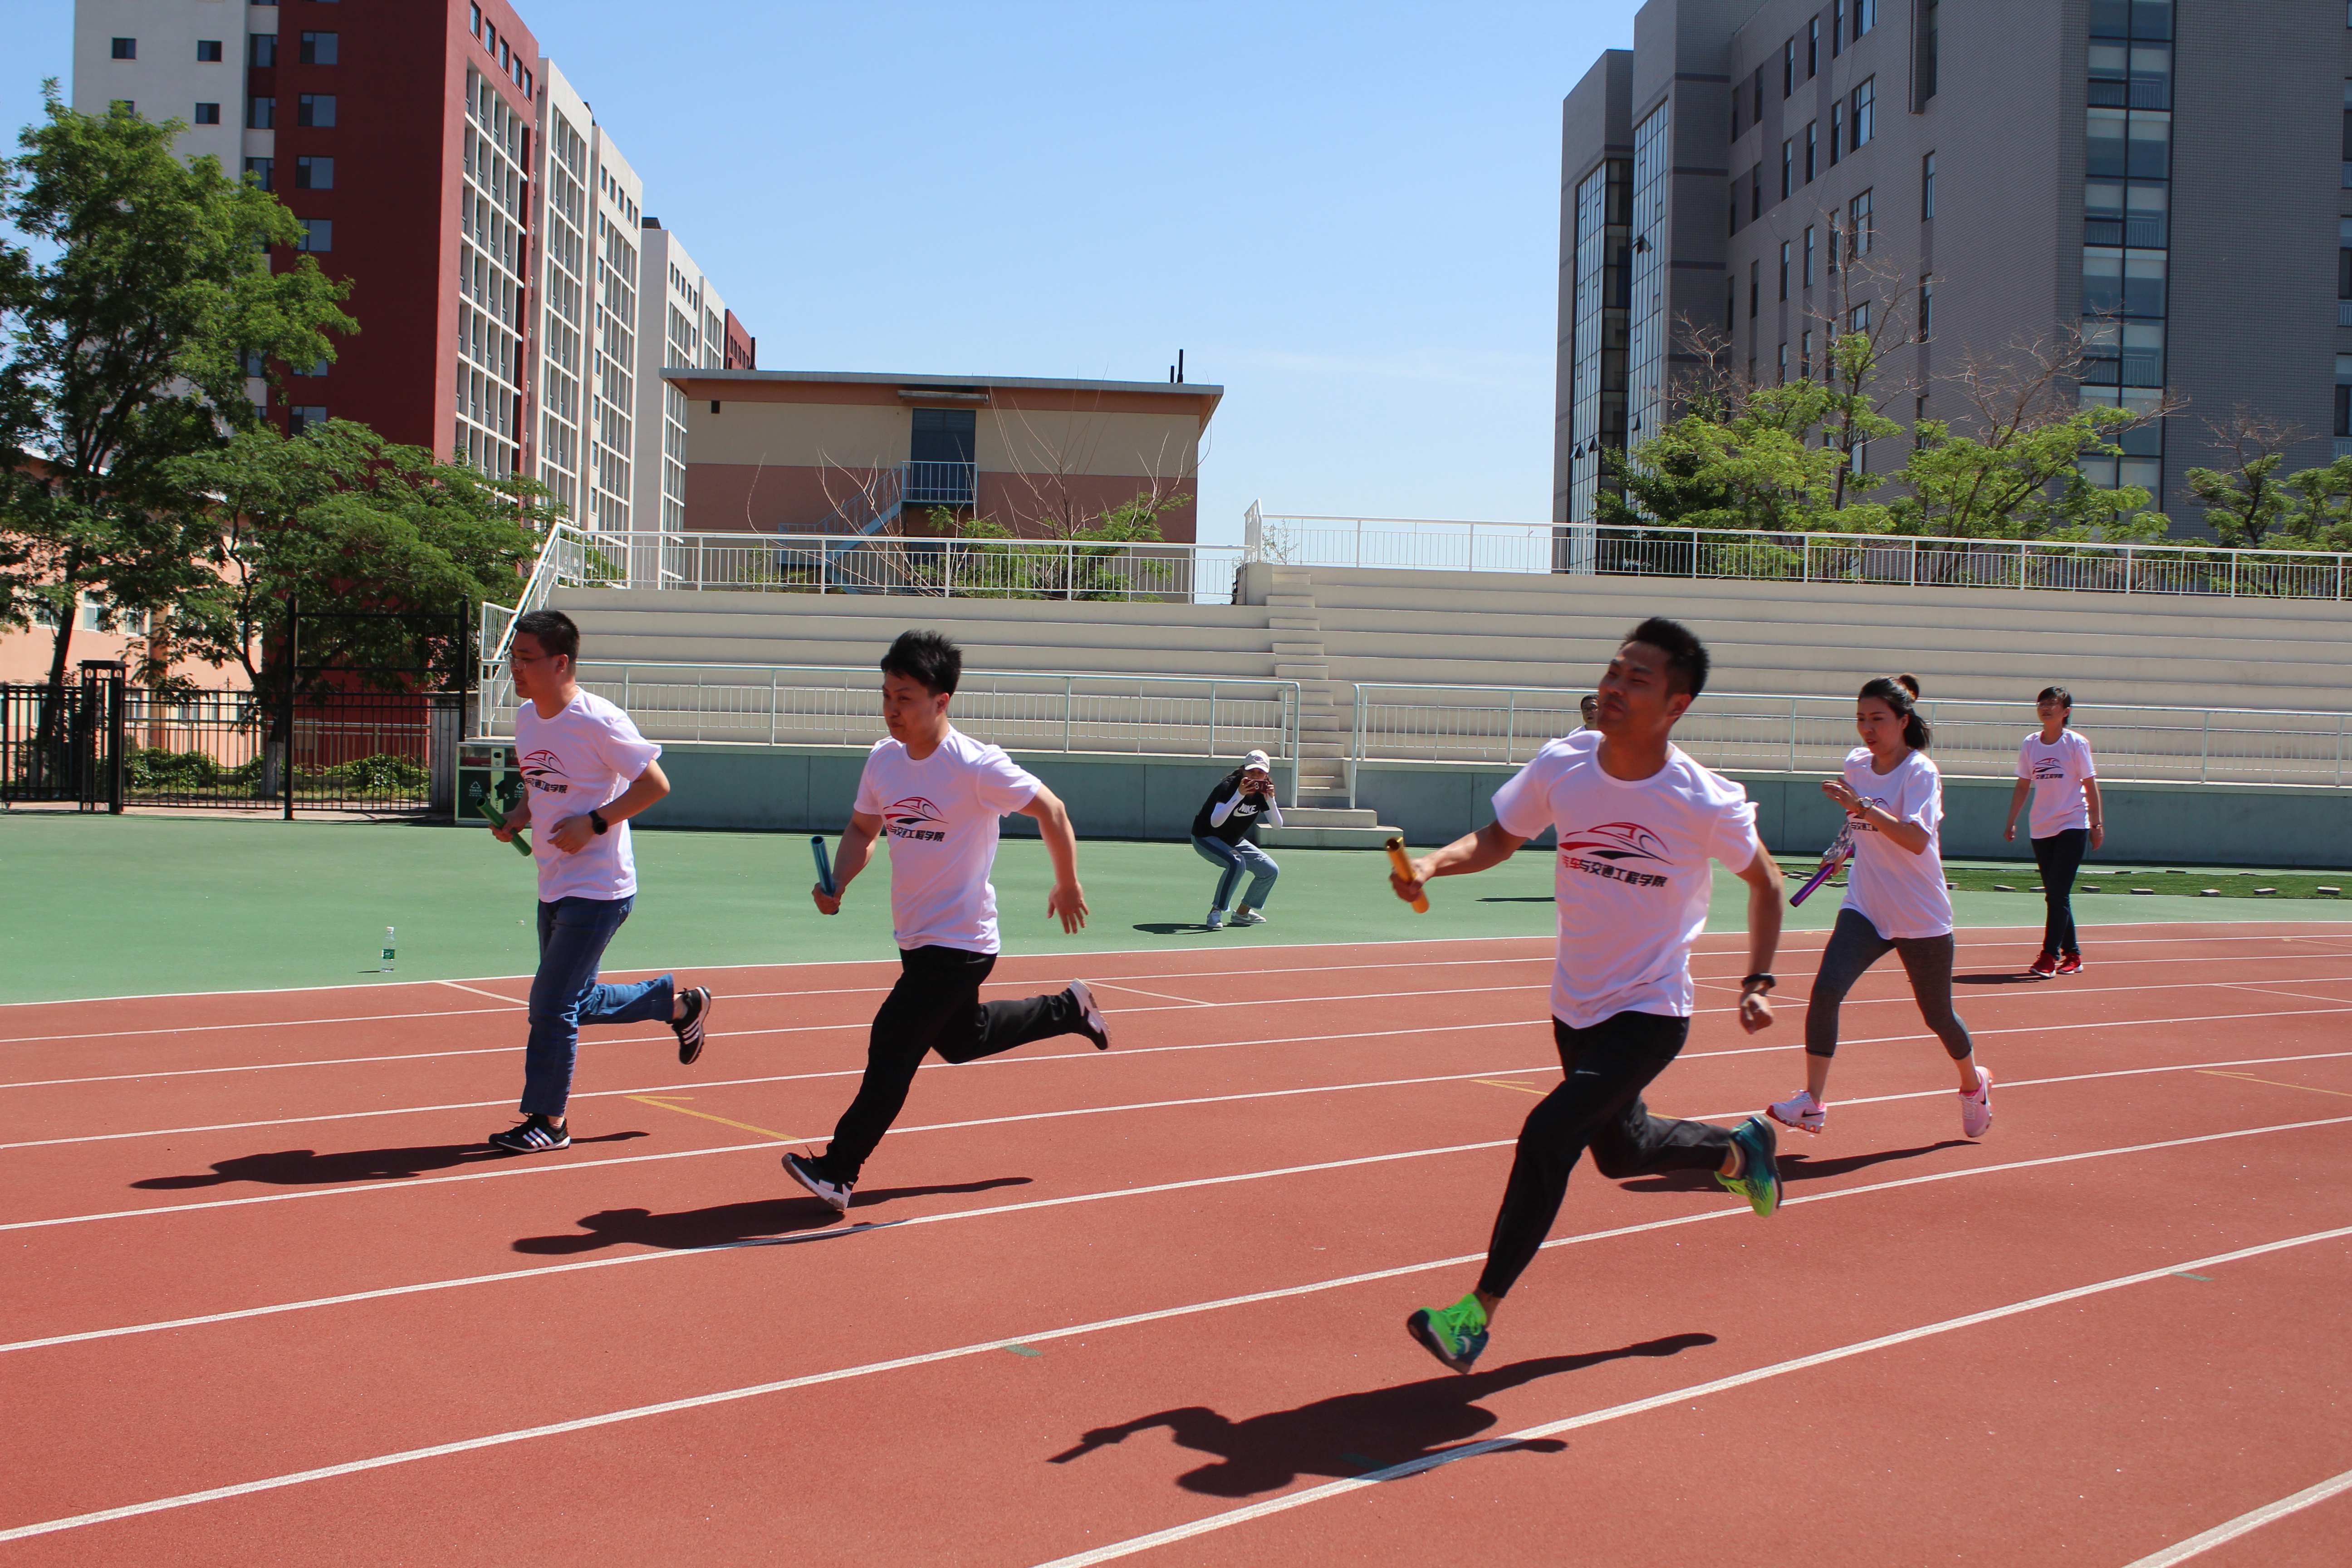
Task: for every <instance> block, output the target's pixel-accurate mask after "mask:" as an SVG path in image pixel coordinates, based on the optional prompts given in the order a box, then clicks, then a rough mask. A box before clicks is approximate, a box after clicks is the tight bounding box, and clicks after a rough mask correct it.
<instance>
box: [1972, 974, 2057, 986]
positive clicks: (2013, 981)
mask: <svg viewBox="0 0 2352 1568" xmlns="http://www.w3.org/2000/svg"><path fill="white" fill-rule="evenodd" d="M1952 984H1955V985H2039V984H2042V977H2041V976H2040V975H2037V974H1955V975H1953V976H1952Z"/></svg>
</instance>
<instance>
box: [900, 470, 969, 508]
mask: <svg viewBox="0 0 2352 1568" xmlns="http://www.w3.org/2000/svg"><path fill="white" fill-rule="evenodd" d="M906 473H907V477H906V481H905V482H906V497H907V504H908V506H971V504H973V501H974V499H975V498H976V497H977V496H978V495H979V494H980V465H979V464H978V463H940V462H931V461H929V460H925V461H921V462H910V463H908V465H907V470H906Z"/></svg>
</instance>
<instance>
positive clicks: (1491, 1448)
mask: <svg viewBox="0 0 2352 1568" xmlns="http://www.w3.org/2000/svg"><path fill="white" fill-rule="evenodd" d="M2344 1237H2352V1226H2342V1227H2340V1228H2338V1229H2336V1230H2315V1231H2312V1232H2310V1233H2308V1234H2307V1235H2304V1236H2294V1237H2286V1238H2284V1240H2279V1241H2266V1242H2263V1243H2261V1244H2259V1245H2257V1246H2254V1247H2240V1248H2238V1249H2237V1250H2235V1251H2232V1252H2217V1253H2214V1254H2212V1255H2211V1256H2210V1257H2207V1258H2189V1259H2188V1260H2186V1261H2184V1262H2180V1263H2174V1264H2168V1265H2167V1266H2166V1267H2164V1268H2148V1269H2143V1270H2142V1271H2140V1272H2139V1273H2137V1274H2126V1275H2121V1276H2119V1277H2117V1278H2116V1279H2102V1280H2100V1281H2099V1282H2098V1283H2096V1284H2094V1285H2077V1286H2075V1287H2074V1289H2070V1290H2053V1291H2052V1292H2051V1293H2050V1294H2048V1295H2046V1296H2035V1297H2032V1298H2030V1299H2028V1300H2022V1301H2011V1302H2010V1303H2009V1304H2008V1305H2007V1306H2002V1307H1990V1308H1987V1309H1986V1310H1983V1311H1981V1312H1969V1313H1967V1314H1965V1315H1964V1316H1961V1317H1958V1318H1946V1319H1945V1320H1944V1321H1941V1322H1939V1323H1923V1324H1921V1325H1920V1326H1919V1327H1917V1328H1916V1329H1904V1330H1901V1331H1897V1332H1895V1333H1891V1334H1880V1335H1878V1336H1877V1337H1876V1338H1874V1339H1867V1340H1858V1341H1856V1342H1853V1344H1848V1345H1840V1346H1838V1347H1837V1348H1836V1349H1834V1350H1826V1351H1816V1352H1813V1353H1812V1354H1811V1355H1803V1356H1796V1357H1793V1358H1792V1359H1790V1360H1788V1361H1782V1362H1775V1363H1772V1364H1771V1365H1769V1366H1759V1367H1752V1368H1750V1369H1749V1370H1748V1371H1747V1372H1741V1373H1732V1374H1731V1375H1730V1376H1729V1377H1717V1378H1711V1379H1709V1380H1708V1381H1707V1382H1705V1383H1695V1384H1690V1385H1689V1386H1688V1387H1685V1388H1677V1389H1674V1390H1671V1391H1670V1392H1668V1393H1665V1394H1651V1395H1650V1396H1649V1397H1648V1398H1646V1399H1634V1400H1629V1401H1627V1402H1626V1403H1624V1404H1622V1405H1610V1406H1609V1407H1607V1408H1606V1409H1602V1410H1591V1411H1587V1412H1586V1413H1585V1414H1583V1415H1571V1416H1570V1417H1568V1418H1567V1419H1566V1420H1563V1421H1547V1422H1545V1423H1544V1424H1543V1425H1541V1426H1527V1427H1522V1428H1521V1429H1520V1430H1518V1431H1517V1432H1512V1433H1507V1434H1506V1435H1504V1436H1499V1437H1488V1438H1485V1439H1483V1440H1481V1441H1479V1442H1476V1443H1469V1444H1465V1445H1464V1446H1462V1447H1457V1448H1449V1449H1447V1450H1445V1451H1444V1452H1443V1453H1438V1454H1430V1455H1425V1456H1423V1458H1418V1459H1410V1460H1407V1461H1406V1462H1405V1463H1403V1464H1402V1465H1391V1466H1389V1467H1388V1468H1386V1469H1380V1470H1373V1471H1370V1473H1368V1474H1365V1475H1361V1476H1353V1477H1350V1478H1349V1479H1346V1480H1339V1481H1327V1482H1325V1483H1324V1484H1323V1485H1321V1486H1314V1487H1308V1488H1307V1489H1305V1490H1303V1491H1295V1492H1288V1493H1286V1494H1284V1495H1283V1496H1281V1497H1278V1498H1269V1499H1267V1500H1265V1501H1264V1502H1261V1503H1252V1504H1250V1505H1249V1506H1247V1507H1245V1508H1235V1509H1228V1510H1225V1511H1224V1512H1223V1513H1213V1514H1210V1515H1209V1516H1208V1517H1206V1518H1205V1519H1196V1520H1192V1521H1189V1522H1187V1523H1184V1524H1180V1525H1176V1526H1174V1527H1173V1528H1171V1529H1168V1530H1159V1531H1152V1532H1151V1533H1150V1534H1149V1535H1139V1536H1135V1537H1133V1538H1132V1539H1129V1540H1127V1541H1118V1542H1111V1543H1110V1544H1108V1545H1107V1546H1097V1547H1096V1548H1095V1549H1094V1550H1092V1551H1090V1552H1074V1553H1072V1554H1071V1555H1069V1556H1067V1557H1056V1558H1055V1559H1054V1560H1053V1561H1052V1562H1051V1563H1041V1564H1039V1568H1092V1565H1093V1564H1095V1563H1113V1562H1116V1561H1118V1559H1119V1558H1122V1557H1131V1556H1134V1555H1135V1554H1136V1553H1137V1552H1149V1551H1151V1550H1152V1549H1154V1548H1155V1547H1160V1546H1171V1545H1173V1544H1174V1543H1176V1542H1180V1541H1190V1540H1192V1539H1193V1538H1194V1537H1195V1536H1202V1535H1207V1534H1209V1533H1211V1532H1212V1531H1220V1530H1229V1529H1231V1528H1233V1527H1234V1525H1237V1524H1246V1523H1249V1522H1250V1521H1253V1520H1260V1519H1265V1518H1266V1517H1267V1516H1269V1515H1271V1514H1277V1513H1285V1512H1287V1511H1288V1510H1291V1509H1294V1508H1304V1507H1306V1506H1307V1504H1308V1503H1314V1502H1321V1501H1323V1500H1325V1499H1327V1498H1336V1497H1344V1496H1346V1495H1347V1494H1348V1493H1349V1492H1357V1491H1361V1490H1363V1489H1365V1488H1366V1487H1376V1486H1379V1485H1381V1483H1382V1482H1384V1481H1393V1480H1398V1479H1402V1478H1403V1477H1405V1476H1417V1475H1420V1474H1423V1472H1425V1471H1428V1470H1433V1469H1435V1468H1438V1467H1439V1466H1440V1465H1448V1464H1452V1463H1453V1462H1454V1460H1456V1459H1464V1458H1472V1457H1474V1456H1476V1455H1479V1454H1491V1453H1494V1452H1496V1450H1497V1449H1501V1448H1507V1447H1512V1446H1514V1445H1516V1444H1519V1443H1528V1442H1533V1441H1535V1440H1536V1439H1538V1438H1541V1437H1552V1436H1559V1434H1560V1433H1562V1432H1574V1431H1578V1430H1580V1429H1581V1428H1584V1427H1588V1426H1601V1424H1603V1423H1604V1422H1610V1421H1619V1420H1622V1419H1623V1418H1625V1417H1626V1416H1629V1415H1645V1414H1647V1413H1648V1412H1650V1411H1653V1410H1664V1409H1665V1408H1666V1407H1668V1406H1669V1405H1681V1404H1685V1403H1686V1402H1688V1401H1691V1400H1696V1399H1704V1398H1706V1397H1707V1396H1708V1395H1710V1394H1727V1393H1729V1392H1730V1391H1731V1390H1733V1389H1737V1388H1745V1387H1747V1386H1748V1385H1749V1384H1757V1383H1762V1382H1765V1381H1767V1380H1768V1379H1770V1378H1775V1377H1785V1376H1787V1375H1789V1374H1790V1373H1798V1372H1810V1371H1811V1370H1812V1369H1813V1368H1815V1367H1818V1366H1827V1365H1829V1364H1831V1363H1833V1362H1841V1361H1846V1360H1849V1359H1851V1358H1853V1357H1854V1356H1860V1355H1868V1354H1869V1353H1871V1352H1874V1351H1882V1350H1891V1349H1893V1348H1894V1347H1895V1346H1897V1345H1907V1344H1911V1343H1913V1342H1916V1341H1919V1340H1924V1339H1930V1338H1933V1337H1935V1336H1937V1335H1938V1334H1948V1333H1955V1332H1958V1331H1960V1330H1962V1329H1972V1328H1976V1327H1978V1326H1979V1324H1983V1323H1991V1322H1998V1321H2000V1320H2001V1319H2003V1318H2013V1317H2016V1316H2018V1315H2019V1314H2021V1313H2024V1312H2032V1311H2038V1310H2041V1309H2042V1308H2044V1307H2056V1306H2062V1305H2063V1304H2064V1303H2066V1302H2068V1301H2080V1300H2084V1298H2086V1297H2091V1296H2099V1295H2105V1293H2107V1292H2108V1291H2111V1290H2123V1289H2129V1288H2130V1287H2132V1286H2134V1285H2145V1284H2147V1283H2149V1282H2150V1281H2152V1280H2158V1279H2170V1278H2172V1277H2173V1276H2174V1275H2176V1274H2178V1273H2179V1272H2180V1271H2181V1270H2182V1269H2185V1268H2221V1266H2223V1265H2224V1264H2230V1263H2239V1262H2243V1261H2244V1260H2245V1259H2247V1258H2260V1257H2262V1256H2263V1255H2264V1254H2265V1253H2272V1252H2283V1251H2285V1250H2286V1249H2287V1248H2289V1247H2309V1246H2313V1245H2315V1244H2316V1243H2319V1242H2326V1241H2338V1240H2341V1239H2343V1238H2344ZM591 1419H592V1420H593V1419H594V1418H593V1417H591ZM501 1436H504V1435H503V1434H501ZM493 1440H494V1439H493ZM477 1441H481V1440H480V1439H477ZM427 1452H428V1450H424V1449H419V1450H416V1453H417V1454H418V1455H419V1456H420V1457H423V1456H425V1454H426V1453H427ZM365 1462H366V1461H362V1463H365ZM276 1479H277V1478H273V1479H272V1481H268V1482H263V1483H261V1484H262V1485H265V1486H267V1485H270V1484H273V1482H274V1481H275V1480H276ZM304 1479H308V1478H307V1476H306V1477H305V1478H304ZM228 1490H229V1489H226V1488H223V1489H221V1492H223V1493H226V1492H228ZM214 1495H215V1494H213V1493H203V1492H198V1493H192V1494H190V1497H191V1500H194V1501H199V1502H202V1501H209V1500H211V1498H212V1497H213V1496H214ZM179 1504H180V1500H179V1499H176V1498H173V1499H169V1500H165V1502H164V1504H163V1506H165V1507H172V1506H178V1505H179ZM84 1517H85V1518H89V1519H91V1520H92V1521H93V1522H95V1521H96V1520H97V1519H98V1518H99V1517H102V1516H96V1515H86V1516H84ZM0 1539H5V1537H0Z"/></svg>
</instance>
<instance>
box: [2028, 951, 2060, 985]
mask: <svg viewBox="0 0 2352 1568" xmlns="http://www.w3.org/2000/svg"><path fill="white" fill-rule="evenodd" d="M2026 973H2028V974H2031V975H2032V976H2033V978H2034V979H2036V980H2047V979H2049V978H2050V977H2051V976H2052V975H2053V974H2055V973H2058V955H2057V954H2056V953H2054V952H2044V953H2042V954H2041V955H2039V956H2038V957H2036V958H2035V959H2034V961H2033V967H2032V968H2031V969H2029V970H2027V971H2026Z"/></svg>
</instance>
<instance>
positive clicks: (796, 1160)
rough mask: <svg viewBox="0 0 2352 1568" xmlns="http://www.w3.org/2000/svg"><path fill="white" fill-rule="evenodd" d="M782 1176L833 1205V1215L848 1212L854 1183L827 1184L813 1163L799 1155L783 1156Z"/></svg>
mask: <svg viewBox="0 0 2352 1568" xmlns="http://www.w3.org/2000/svg"><path fill="white" fill-rule="evenodd" d="M784 1174H786V1175H788V1176H790V1177H791V1178H792V1179H793V1181H795V1182H798V1183H799V1184H801V1185H802V1186H804V1187H806V1188H807V1189H808V1190H809V1191H810V1192H811V1193H813V1194H815V1195H816V1196H818V1197H820V1198H822V1199H824V1201H825V1202H826V1203H829V1204H831V1205H833V1212H834V1213H835V1214H847V1213H848V1212H849V1190H850V1188H852V1187H854V1186H856V1183H855V1182H828V1181H826V1180H825V1179H824V1176H822V1175H821V1174H819V1173H818V1172H817V1168H816V1163H815V1162H814V1161H812V1160H809V1159H806V1158H803V1156H801V1155H799V1154H787V1155H785V1156H784Z"/></svg>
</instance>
